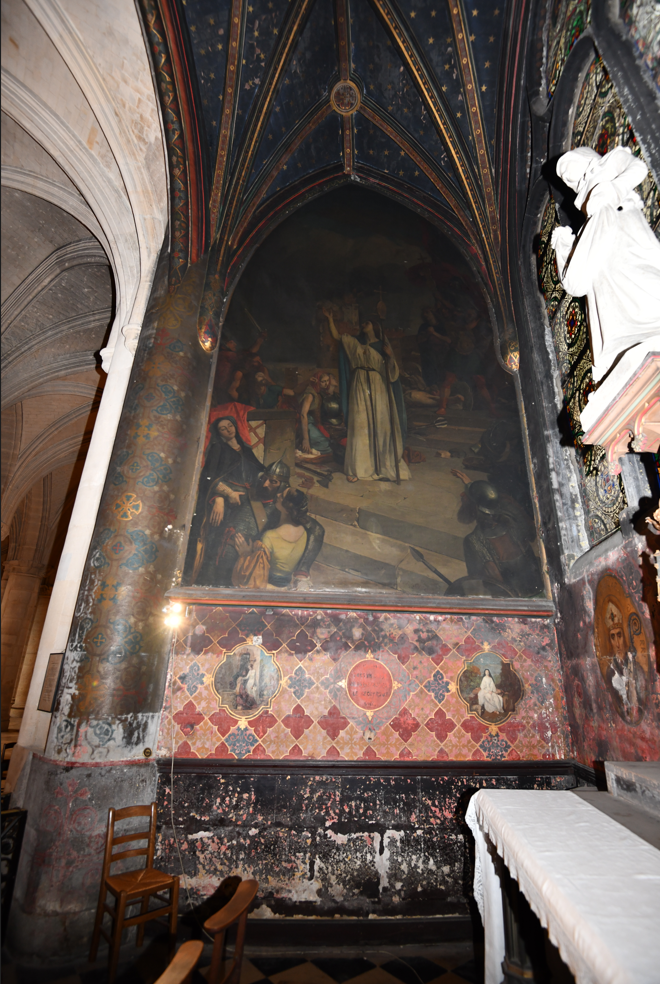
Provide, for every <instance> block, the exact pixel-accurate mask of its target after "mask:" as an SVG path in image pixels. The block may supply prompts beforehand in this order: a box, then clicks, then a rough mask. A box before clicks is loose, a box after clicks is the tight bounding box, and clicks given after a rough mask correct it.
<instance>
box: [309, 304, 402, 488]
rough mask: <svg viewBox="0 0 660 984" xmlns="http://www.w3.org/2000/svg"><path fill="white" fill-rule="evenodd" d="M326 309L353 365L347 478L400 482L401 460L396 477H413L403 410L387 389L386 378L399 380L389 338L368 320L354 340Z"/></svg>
mask: <svg viewBox="0 0 660 984" xmlns="http://www.w3.org/2000/svg"><path fill="white" fill-rule="evenodd" d="M323 313H324V314H325V315H326V317H327V319H328V325H329V327H330V331H331V333H332V336H333V338H335V339H336V340H337V341H338V342H339V343H340V345H341V346H342V350H343V353H344V355H345V359H346V362H347V363H348V366H349V367H350V376H349V378H348V380H347V384H348V385H347V390H348V414H347V416H348V428H347V435H346V456H345V458H344V472H345V474H346V478H347V479H348V481H349V482H357V481H358V479H361V480H363V481H369V480H374V479H375V480H380V481H383V480H388V481H390V482H396V480H397V463H398V477H399V478H400V479H409V478H410V471H409V469H408V465H407V464H406V463H405V461H403V459H402V455H403V436H402V433H401V430H402V428H401V410H400V409H399V408H398V407H397V405H396V400H395V397H394V393H393V392H391V393H388V382H387V377H388V376H389V383H390V386H392V384H394V383H397V382H398V379H399V367H398V365H397V363H396V360H395V358H394V355H393V353H392V350H391V349H390V347H389V345H388V343H387V341H386V340H385V339H382V340H381V339H379V338H378V337H377V335H376V332H375V330H374V327H373V325H372V323H371V322H370V321H365V322H364V324H363V325H362V332H361V334H360V336H358V338H355V337H354V336H353V335H348V334H346V335H340V334H339V332H338V331H337V328H336V327H335V323H334V319H333V317H332V311H331V310H330V308H326V309H324V312H323ZM379 349H381V351H379ZM386 373H387V376H386ZM401 403H402V401H401ZM401 409H403V406H402V408H401ZM403 412H404V413H405V410H404V411H403Z"/></svg>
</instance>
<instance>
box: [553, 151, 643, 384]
mask: <svg viewBox="0 0 660 984" xmlns="http://www.w3.org/2000/svg"><path fill="white" fill-rule="evenodd" d="M647 173H648V171H647V167H646V165H645V164H644V162H643V161H641V160H640V159H639V158H638V157H634V156H633V154H632V153H631V151H630V150H629V149H628V148H627V147H616V148H615V149H614V150H610V151H609V152H608V153H607V154H605V155H604V156H602V157H601V156H600V154H598V153H596V151H595V150H591V148H589V147H579V148H577V150H571V151H569V152H568V153H567V154H564V155H563V156H562V157H560V158H559V161H558V162H557V174H558V175H559V177H560V178H561V180H562V181H563V182H564V184H566V185H568V187H569V188H571V189H572V190H573V191H575V192H576V193H577V194H576V198H575V205H576V208H579V209H581V210H582V211H583V212H584V214H585V215H586V216H587V220H586V222H585V223H584V225H583V226H582V228H581V229H580V231H579V232H578V234H577V236H575V235H574V234H573V232H572V231H571V229H570V228H569V227H568V226H559V227H558V228H557V229H555V230H554V232H553V234H552V246H553V248H554V249H555V250H556V254H557V270H558V272H559V279H560V280H561V284H562V287H563V288H564V290H565V291H566V292H567V293H568V294H571V295H572V296H573V297H582V296H584V295H586V298H587V316H588V322H589V332H590V335H591V352H592V361H593V378H594V382H598V381H599V380H601V379H602V378H603V377H604V376H605V375H606V374H607V372H608V371H609V370H610V368H611V367H612V365H613V364H614V362H615V361H616V360H617V358H618V357H619V356H620V355H621V354H623V352H626V351H628V349H631V348H632V347H633V346H634V345H638V344H639V343H640V342H643V341H646V340H648V339H650V338H652V337H654V336H656V337H657V338H658V342H659V344H660V242H658V240H657V239H656V238H655V236H654V234H653V232H652V230H651V228H650V227H649V225H648V223H647V221H646V219H645V217H644V214H643V212H642V200H641V198H640V197H639V195H638V194H637V192H635V191H634V190H633V189H634V188H636V187H637V186H638V185H639V184H641V182H642V181H643V180H644V179H645V178H646V176H647Z"/></svg>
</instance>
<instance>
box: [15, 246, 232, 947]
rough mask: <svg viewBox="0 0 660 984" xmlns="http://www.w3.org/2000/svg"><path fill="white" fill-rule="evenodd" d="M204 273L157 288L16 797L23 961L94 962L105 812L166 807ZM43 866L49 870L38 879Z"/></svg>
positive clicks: (199, 400) (196, 428)
mask: <svg viewBox="0 0 660 984" xmlns="http://www.w3.org/2000/svg"><path fill="white" fill-rule="evenodd" d="M204 265H205V264H204V263H200V264H198V265H197V266H196V267H193V268H191V269H190V270H189V271H188V274H187V276H186V278H185V279H184V281H183V283H182V284H181V286H180V287H179V288H178V290H177V291H176V293H173V294H167V293H166V292H165V284H164V283H163V281H162V279H161V278H158V277H157V283H159V284H160V286H158V287H156V288H155V289H154V293H153V295H152V301H151V303H150V307H149V310H148V312H147V315H146V317H145V321H144V326H143V329H142V334H141V336H140V341H139V344H138V349H137V352H136V356H135V363H134V367H133V371H132V372H131V378H130V383H129V386H128V391H127V394H126V400H125V404H124V408H123V411H122V414H121V420H120V422H119V428H118V430H117V436H116V440H115V443H114V448H113V449H112V455H111V458H110V467H109V469H108V474H107V477H106V480H105V486H104V488H103V492H102V495H101V501H100V506H99V510H98V516H97V519H96V525H95V528H94V533H93V536H92V541H91V545H90V549H89V553H88V555H87V559H86V562H85V565H84V571H83V576H82V581H81V585H80V591H79V593H78V596H77V600H76V601H75V608H74V616H73V623H72V626H71V632H70V634H69V638H68V643H67V645H66V656H65V661H64V667H63V672H62V680H61V685H60V689H59V694H58V700H57V706H56V709H55V713H54V715H53V720H52V723H51V727H50V734H49V737H48V741H47V745H46V753H45V756H41V755H34V756H33V757H32V762H31V765H30V773H29V781H27V782H24V780H23V776H22V777H21V788H20V789H19V788H17V790H16V795H15V797H14V800H16V801H20V802H22V803H23V804H24V805H26V806H27V807H28V810H29V812H28V826H27V829H26V835H25V840H24V847H23V852H22V856H21V862H20V868H19V872H18V876H17V882H16V889H15V895H14V902H13V907H12V913H11V926H10V932H9V937H10V939H11V940H12V947H13V950H14V952H15V953H16V954H17V955H20V954H27V953H28V952H29V953H32V952H33V940H34V934H35V932H38V933H39V938H40V957H41V959H44V960H46V959H52V958H55V957H57V956H63V955H64V954H67V955H68V956H71V955H72V954H74V953H83V952H84V951H85V948H86V947H87V946H88V945H89V937H90V935H91V929H92V924H93V917H94V909H95V906H96V901H97V898H98V888H99V882H98V878H99V873H100V866H101V850H102V842H103V831H104V829H105V824H106V820H107V808H108V806H111V805H112V806H116V807H121V806H125V805H128V804H131V803H132V804H135V803H140V802H141V803H148V802H150V801H151V800H152V799H154V798H155V769H153V768H152V767H150V768H147V769H146V770H145V763H148V760H149V758H150V756H151V750H152V749H153V748H154V747H155V745H156V736H157V732H158V726H159V720H160V713H161V709H162V703H163V693H164V687H165V679H166V673H167V665H168V657H169V650H170V632H169V630H168V629H166V627H165V625H164V622H163V619H164V616H163V612H162V609H163V606H164V604H165V599H164V595H165V592H166V591H167V590H168V589H169V588H171V587H172V585H173V583H174V582H175V581H176V580H177V577H178V575H179V572H180V569H181V567H182V566H183V557H184V550H185V540H186V536H185V534H186V528H187V524H188V523H189V521H190V516H191V515H192V511H193V505H194V476H195V471H196V464H197V459H198V455H199V452H200V451H201V447H202V444H203V433H204V424H205V419H206V413H207V393H208V390H209V381H210V374H211V370H212V365H213V360H212V358H211V357H210V356H209V355H208V354H207V353H205V352H204V351H203V349H202V348H201V346H200V344H199V342H198V338H197V311H198V307H199V298H200V294H201V290H202V286H203V281H204ZM113 364H114V362H113ZM101 426H102V425H101ZM99 428H100V424H99V423H97V425H96V428H95V434H96V433H97V432H98V431H99ZM65 549H66V548H65ZM71 562H72V561H71ZM57 584H58V582H56V588H57ZM53 597H55V589H54V591H53ZM52 607H53V603H52V602H51V608H52ZM49 616H50V609H49ZM47 621H48V620H47ZM44 631H45V630H44ZM49 648H50V647H49ZM40 651H41V647H40ZM53 651H56V647H55V648H54V649H53ZM34 690H35V687H34V684H33V688H32V689H31V693H30V699H32V698H33V696H35V695H34V693H33V691H34ZM37 713H42V712H37ZM45 716H46V715H45ZM24 727H25V724H24ZM90 766H93V767H90ZM96 766H98V767H96ZM76 767H77V768H76ZM78 769H79V770H80V771H78ZM35 770H36V771H35ZM25 771H26V769H24V770H23V772H24V773H25ZM37 773H38V777H39V778H38V782H36V776H37ZM131 776H133V778H132V779H131V778H130V777H131ZM145 777H150V778H148V779H147V778H145ZM14 800H12V802H14ZM54 803H57V810H58V811H59V812H58V817H55V816H54V814H53V808H52V804H54ZM77 810H78V811H80V810H82V811H83V812H84V813H85V820H84V833H85V836H82V833H81V836H80V837H75V836H73V834H70V833H67V835H66V838H63V839H61V842H60V841H59V840H58V839H57V838H54V837H53V829H54V828H53V824H60V825H61V827H62V830H65V829H66V830H67V831H68V830H69V828H70V827H71V824H72V823H73V824H74V826H75V823H74V820H73V818H74V816H77V815H78V814H77V813H76V811H77ZM60 814H61V818H60ZM58 818H59V819H58ZM58 829H59V828H58ZM44 858H46V859H47V861H48V864H47V867H48V871H43V870H41V869H43V867H44Z"/></svg>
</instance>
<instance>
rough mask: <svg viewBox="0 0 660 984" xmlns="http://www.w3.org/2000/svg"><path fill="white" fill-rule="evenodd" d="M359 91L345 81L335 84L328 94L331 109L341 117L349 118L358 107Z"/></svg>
mask: <svg viewBox="0 0 660 984" xmlns="http://www.w3.org/2000/svg"><path fill="white" fill-rule="evenodd" d="M360 101H361V100H360V90H359V89H358V87H357V86H356V85H355V83H354V82H350V81H348V80H347V79H344V80H342V81H341V82H337V84H336V85H335V86H334V88H333V90H332V92H331V93H330V102H331V103H332V108H333V109H334V110H335V111H336V112H337V113H341V115H342V116H351V115H352V114H353V113H354V112H355V111H356V110H357V109H359V107H360Z"/></svg>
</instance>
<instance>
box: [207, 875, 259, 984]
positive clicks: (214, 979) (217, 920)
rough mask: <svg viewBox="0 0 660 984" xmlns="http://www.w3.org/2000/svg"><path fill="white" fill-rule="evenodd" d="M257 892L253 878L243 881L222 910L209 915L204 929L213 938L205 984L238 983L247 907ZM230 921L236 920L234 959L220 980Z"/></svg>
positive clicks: (257, 886) (256, 885)
mask: <svg viewBox="0 0 660 984" xmlns="http://www.w3.org/2000/svg"><path fill="white" fill-rule="evenodd" d="M258 891H259V882H258V881H255V880H254V879H252V878H249V879H246V881H242V882H241V884H240V885H239V886H238V888H237V889H236V892H235V894H234V895H233V896H232V898H231V899H230V900H229V902H228V903H227V905H224V906H223V907H222V909H219V910H218V912H216V913H215V915H213V916H211V918H210V919H207V920H206V922H205V923H204V929H205V930H206V931H207V933H211V934H212V935H213V936H214V937H215V938H214V940H213V957H212V959H211V966H210V968H209V972H208V976H207V981H208V984H239V980H240V976H241V964H242V962H243V947H244V945H245V927H246V923H247V916H248V909H249V908H250V906H251V905H252V903H253V901H254V897H255V895H256V894H257V892H258ZM233 923H238V928H237V931H236V945H235V947H234V959H233V961H232V963H231V966H230V967H229V969H228V970H227V972H226V973H225V975H224V977H223V978H222V979H221V978H220V971H221V968H222V954H223V949H224V942H225V932H226V930H227V929H228V927H229V926H231V925H232V924H233Z"/></svg>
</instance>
